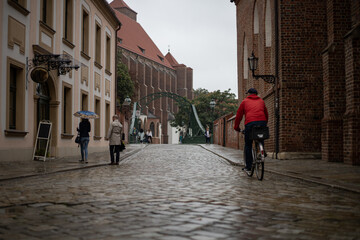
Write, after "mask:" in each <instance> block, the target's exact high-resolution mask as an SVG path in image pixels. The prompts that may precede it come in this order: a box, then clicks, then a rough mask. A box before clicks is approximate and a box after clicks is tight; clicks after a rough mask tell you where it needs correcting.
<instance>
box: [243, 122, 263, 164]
mask: <svg viewBox="0 0 360 240" xmlns="http://www.w3.org/2000/svg"><path fill="white" fill-rule="evenodd" d="M253 126H266V121H255V122H249V123H248V124H246V125H245V155H246V156H245V157H246V168H247V169H250V168H251V166H252V163H253V157H252V144H253V140H250V133H251V129H252V127H253ZM262 144H263V146H264V149H265V145H264V141H262Z"/></svg>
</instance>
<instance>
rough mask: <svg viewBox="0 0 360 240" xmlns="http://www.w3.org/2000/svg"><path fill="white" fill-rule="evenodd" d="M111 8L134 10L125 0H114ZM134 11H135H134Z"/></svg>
mask: <svg viewBox="0 0 360 240" xmlns="http://www.w3.org/2000/svg"><path fill="white" fill-rule="evenodd" d="M110 6H111V7H112V8H114V9H116V8H128V9H130V10H132V9H131V8H130V7H129V6H128V5H127V4H126V3H125V2H124V1H123V0H114V1H112V2H111V3H110ZM132 11H134V10H132Z"/></svg>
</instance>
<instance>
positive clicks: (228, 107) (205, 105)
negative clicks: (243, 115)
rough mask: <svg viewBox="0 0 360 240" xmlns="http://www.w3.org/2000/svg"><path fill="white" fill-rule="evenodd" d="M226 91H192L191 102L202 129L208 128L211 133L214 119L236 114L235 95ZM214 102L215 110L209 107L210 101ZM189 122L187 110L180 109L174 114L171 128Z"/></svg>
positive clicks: (236, 103) (184, 108) (186, 108)
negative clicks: (192, 97)
mask: <svg viewBox="0 0 360 240" xmlns="http://www.w3.org/2000/svg"><path fill="white" fill-rule="evenodd" d="M230 91H231V89H228V90H226V91H224V92H221V91H220V90H217V91H214V92H209V91H208V90H206V89H204V88H198V89H196V90H194V99H193V100H192V101H191V103H192V104H193V105H195V107H196V110H197V113H198V116H199V119H200V122H201V123H202V124H203V126H204V127H206V126H209V127H210V131H212V123H213V121H214V120H215V119H217V118H219V117H221V116H224V115H226V114H229V113H234V114H235V113H236V111H237V108H238V102H237V99H235V97H236V95H235V94H234V93H231V92H230ZM212 99H214V100H215V102H216V105H215V108H214V109H212V108H211V107H210V102H211V100H212ZM188 122H189V108H188V107H180V109H179V112H178V113H177V114H175V120H174V121H173V122H172V124H171V126H174V127H175V126H183V124H187V123H188Z"/></svg>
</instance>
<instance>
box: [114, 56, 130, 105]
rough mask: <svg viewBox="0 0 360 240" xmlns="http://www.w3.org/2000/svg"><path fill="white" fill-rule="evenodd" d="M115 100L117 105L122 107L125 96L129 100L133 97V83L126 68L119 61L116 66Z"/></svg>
mask: <svg viewBox="0 0 360 240" xmlns="http://www.w3.org/2000/svg"><path fill="white" fill-rule="evenodd" d="M116 70H117V79H116V82H117V99H118V101H119V102H118V103H119V104H120V105H122V104H123V103H124V100H125V98H126V97H127V96H129V97H130V98H131V97H133V95H134V90H135V87H134V82H133V81H132V80H131V77H130V74H129V70H128V68H127V66H126V65H125V64H124V63H122V62H121V61H118V65H117V68H116Z"/></svg>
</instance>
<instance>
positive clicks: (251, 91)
mask: <svg viewBox="0 0 360 240" xmlns="http://www.w3.org/2000/svg"><path fill="white" fill-rule="evenodd" d="M248 93H250V94H256V95H257V94H258V92H257V90H256V89H255V88H250V89H249V90H247V92H246V94H248Z"/></svg>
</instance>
